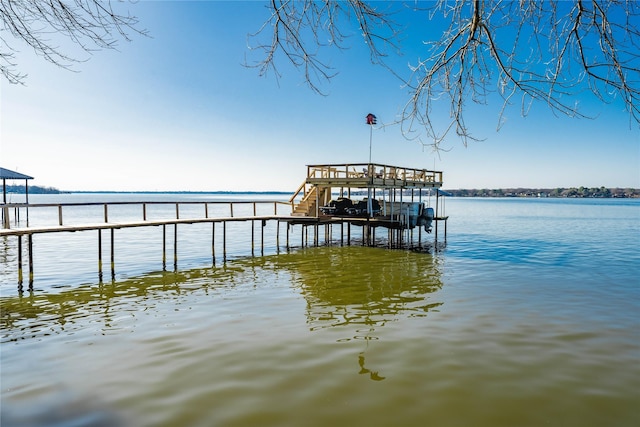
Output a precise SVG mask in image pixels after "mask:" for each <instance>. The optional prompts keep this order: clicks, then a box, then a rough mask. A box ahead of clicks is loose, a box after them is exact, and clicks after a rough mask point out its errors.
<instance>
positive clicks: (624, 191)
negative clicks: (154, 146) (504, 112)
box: [6, 185, 640, 198]
mask: <svg viewBox="0 0 640 427" xmlns="http://www.w3.org/2000/svg"><path fill="white" fill-rule="evenodd" d="M6 190H7V193H14V194H24V192H25V191H24V185H7V186H6ZM446 191H447V192H448V193H450V194H451V195H452V196H454V197H572V198H580V197H594V198H640V188H618V187H617V188H605V187H592V188H588V187H570V188H560V187H558V188H498V189H486V188H483V189H471V190H465V189H460V190H446ZM61 193H70V191H62V190H58V189H57V188H54V187H41V186H37V185H34V186H29V194H61ZM185 193H189V191H185Z"/></svg>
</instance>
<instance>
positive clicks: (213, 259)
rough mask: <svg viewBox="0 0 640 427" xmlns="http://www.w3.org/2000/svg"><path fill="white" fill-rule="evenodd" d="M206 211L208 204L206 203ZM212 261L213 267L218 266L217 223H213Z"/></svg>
mask: <svg viewBox="0 0 640 427" xmlns="http://www.w3.org/2000/svg"><path fill="white" fill-rule="evenodd" d="M204 206H205V210H206V207H207V204H206V203H205V205H204ZM211 261H212V262H213V266H214V267H215V265H216V223H215V222H212V223H211Z"/></svg>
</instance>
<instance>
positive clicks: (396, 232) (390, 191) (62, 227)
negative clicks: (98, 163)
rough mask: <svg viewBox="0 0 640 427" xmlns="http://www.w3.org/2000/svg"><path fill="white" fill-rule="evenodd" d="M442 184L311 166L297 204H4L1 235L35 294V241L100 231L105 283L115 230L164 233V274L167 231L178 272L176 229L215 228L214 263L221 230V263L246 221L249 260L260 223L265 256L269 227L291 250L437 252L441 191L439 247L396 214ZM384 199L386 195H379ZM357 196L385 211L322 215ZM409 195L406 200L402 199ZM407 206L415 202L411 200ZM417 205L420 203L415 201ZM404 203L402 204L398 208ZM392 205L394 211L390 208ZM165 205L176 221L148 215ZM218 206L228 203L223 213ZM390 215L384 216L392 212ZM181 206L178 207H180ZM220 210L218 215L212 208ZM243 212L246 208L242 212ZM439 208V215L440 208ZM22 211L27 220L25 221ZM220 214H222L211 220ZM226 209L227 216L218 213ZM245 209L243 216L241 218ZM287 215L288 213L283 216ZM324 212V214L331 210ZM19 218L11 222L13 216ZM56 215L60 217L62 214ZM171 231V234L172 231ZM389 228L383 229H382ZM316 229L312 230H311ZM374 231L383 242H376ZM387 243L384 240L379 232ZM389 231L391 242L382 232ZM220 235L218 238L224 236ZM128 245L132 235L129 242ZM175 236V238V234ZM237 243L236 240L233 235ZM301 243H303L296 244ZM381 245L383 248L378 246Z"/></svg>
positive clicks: (406, 171)
mask: <svg viewBox="0 0 640 427" xmlns="http://www.w3.org/2000/svg"><path fill="white" fill-rule="evenodd" d="M441 185H442V173H441V172H434V171H427V170H419V169H411V168H400V167H394V166H388V165H378V164H347V165H313V166H308V173H307V178H306V179H305V181H304V183H303V184H302V185H301V186H300V187H299V188H298V190H297V191H296V192H295V193H294V195H293V196H292V197H291V199H290V200H289V201H288V202H286V201H178V202H158V201H155V202H144V201H141V202H105V203H102V202H94V203H56V204H30V203H24V204H11V203H4V204H3V205H1V206H0V210H1V212H2V224H3V227H4V228H3V229H0V238H5V239H9V238H16V239H17V252H18V257H17V266H16V268H17V271H18V289H19V290H20V291H22V286H23V281H24V279H23V263H24V261H23V257H24V252H25V248H24V247H23V246H25V245H24V244H25V242H24V241H23V239H26V259H27V263H26V264H27V266H28V283H29V289H33V281H34V271H33V256H34V236H37V235H40V234H46V233H70V232H96V234H97V250H96V258H97V273H98V278H99V280H100V281H102V279H103V237H104V236H103V233H104V234H107V235H108V239H109V242H108V247H109V248H110V256H109V261H110V271H111V278H112V280H114V279H115V256H114V253H115V245H114V241H115V231H116V230H123V229H128V228H129V229H130V228H139V227H162V265H163V270H164V269H166V264H167V231H169V232H170V233H171V232H172V234H173V236H172V237H173V245H172V246H173V268H174V270H177V268H178V253H177V247H178V226H183V225H188V224H203V223H208V224H211V257H212V262H213V264H214V265H215V263H216V256H217V254H216V251H215V246H216V245H215V243H216V227H217V226H218V227H219V228H222V259H223V261H226V260H227V238H228V237H229V236H227V224H229V223H234V222H248V223H250V224H251V248H250V252H251V255H252V256H253V255H255V249H256V244H257V240H258V237H257V235H256V231H255V224H259V225H260V229H259V235H260V239H259V246H260V252H261V254H263V253H264V228H265V226H266V225H267V224H268V223H275V224H276V232H275V238H276V242H275V245H276V248H277V250H278V251H279V250H280V248H281V246H283V247H284V248H286V250H289V249H291V248H295V247H304V246H308V245H314V246H318V245H334V244H338V245H351V244H356V243H360V244H362V245H367V246H383V247H387V248H402V249H413V250H437V249H438V248H439V245H438V223H439V222H444V241H443V242H441V243H442V244H446V234H447V229H446V226H447V220H448V216H445V215H444V214H443V212H444V210H443V209H442V208H443V205H442V204H440V205H439V201H440V198H441V197H442V196H441V195H440V194H439V193H437V192H436V196H435V203H436V208H435V214H436V215H435V216H434V218H433V222H434V224H435V233H433V234H432V235H431V236H433V242H432V243H430V242H425V241H424V239H423V237H424V236H426V235H428V234H429V233H427V232H424V233H423V230H422V228H421V227H420V226H417V227H416V226H415V224H412V223H411V222H410V221H409V216H408V213H406V212H403V211H402V210H398V209H397V208H396V211H395V212H394V211H393V208H394V206H401V204H402V203H405V204H406V203H422V200H423V196H425V195H423V193H422V191H423V190H425V189H437V188H439V187H440V186H441ZM381 194H382V197H380V195H381ZM336 195H337V196H340V197H346V196H348V197H352V196H356V197H357V196H358V195H361V196H362V195H366V196H367V199H369V200H371V199H372V198H373V199H376V197H378V199H376V200H380V201H381V202H382V203H383V205H384V206H385V211H381V212H376V213H374V212H372V211H371V210H369V209H367V211H366V212H364V213H360V214H359V215H332V214H327V213H323V211H322V210H321V208H322V207H324V206H325V205H327V204H328V203H329V202H330V201H331V197H332V196H336ZM403 197H404V199H403ZM406 200H409V201H410V202H406ZM416 200H417V201H418V202H416ZM398 203H400V205H398ZM387 204H388V205H387ZM122 205H137V206H139V209H140V210H139V212H140V218H139V219H138V220H131V219H127V220H126V221H114V220H113V219H112V218H110V216H111V213H112V211H113V210H114V208H115V207H116V206H122ZM155 205H164V207H167V206H169V207H171V212H172V214H171V217H163V218H153V219H152V218H151V217H150V215H149V214H148V210H149V208H150V207H152V206H155ZM220 205H226V208H225V209H222V208H221V206H220ZM185 206H188V207H189V209H191V211H193V209H196V208H197V209H201V210H200V213H198V214H196V215H195V216H193V214H191V216H189V217H184V215H182V212H183V209H184V208H185ZM387 206H389V207H390V211H386V207H387ZM88 207H92V208H93V209H98V210H99V211H100V215H99V216H100V217H99V218H96V220H95V221H94V222H91V223H70V221H68V220H67V219H66V218H65V213H67V212H69V211H71V210H73V209H77V208H88ZM174 207H175V209H174ZM212 207H214V209H211V208H212ZM240 208H241V209H240ZM439 208H440V209H439ZM40 209H46V210H49V211H53V212H55V213H56V214H57V218H55V217H54V218H55V221H51V223H49V224H47V225H32V224H30V222H29V210H31V212H32V213H33V212H34V211H36V210H40ZM21 211H22V218H20V216H21ZM213 211H215V212H216V214H212V212H213ZM221 211H224V212H226V214H223V215H220V212H221ZM239 211H242V213H239ZM284 211H287V212H286V213H284ZM325 212H326V210H325ZM12 214H13V218H12ZM56 214H54V215H56ZM281 224H284V225H286V234H285V236H284V239H283V240H284V244H281V241H280V240H281V239H280V236H281ZM293 226H299V228H300V236H299V242H300V245H299V246H298V245H296V244H294V243H292V242H293V241H294V238H293V237H292V236H291V233H292V228H293ZM168 227H169V230H167V228H168ZM334 227H339V228H340V230H339V239H337V240H336V239H334V237H333V236H335V234H336V233H335V232H334V230H333V228H334ZM352 227H356V228H357V229H358V230H360V231H361V232H360V233H359V234H358V235H359V236H360V240H359V241H357V242H356V241H354V239H353V233H352ZM381 229H384V230H383V231H380V230H381ZM310 231H311V232H310ZM376 233H377V234H378V237H376ZM381 233H382V234H383V238H380V234H381ZM385 233H386V236H384V234H385ZM218 234H219V233H218ZM123 238H124V240H125V241H126V238H127V237H126V235H125V236H124V237H123ZM170 238H171V236H170ZM231 238H233V237H232V236H231ZM295 240H297V239H295ZM381 241H382V242H383V243H382V244H381V243H380V242H381Z"/></svg>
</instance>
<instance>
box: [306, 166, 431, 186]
mask: <svg viewBox="0 0 640 427" xmlns="http://www.w3.org/2000/svg"><path fill="white" fill-rule="evenodd" d="M366 177H373V178H379V179H383V180H400V181H412V182H419V183H425V184H427V183H433V184H438V183H440V184H441V183H442V172H441V171H432V170H428V169H416V168H408V167H402V166H392V165H385V164H379V163H350V164H327V165H307V178H308V179H331V178H334V179H354V178H356V179H357V178H366Z"/></svg>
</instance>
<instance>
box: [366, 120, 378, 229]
mask: <svg viewBox="0 0 640 427" xmlns="http://www.w3.org/2000/svg"><path fill="white" fill-rule="evenodd" d="M367 124H368V125H369V164H368V165H367V175H368V177H369V184H368V185H367V221H368V218H371V217H373V203H372V202H371V185H373V177H374V168H373V165H371V146H372V143H373V125H375V124H376V116H374V115H373V114H371V113H369V114H367Z"/></svg>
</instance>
